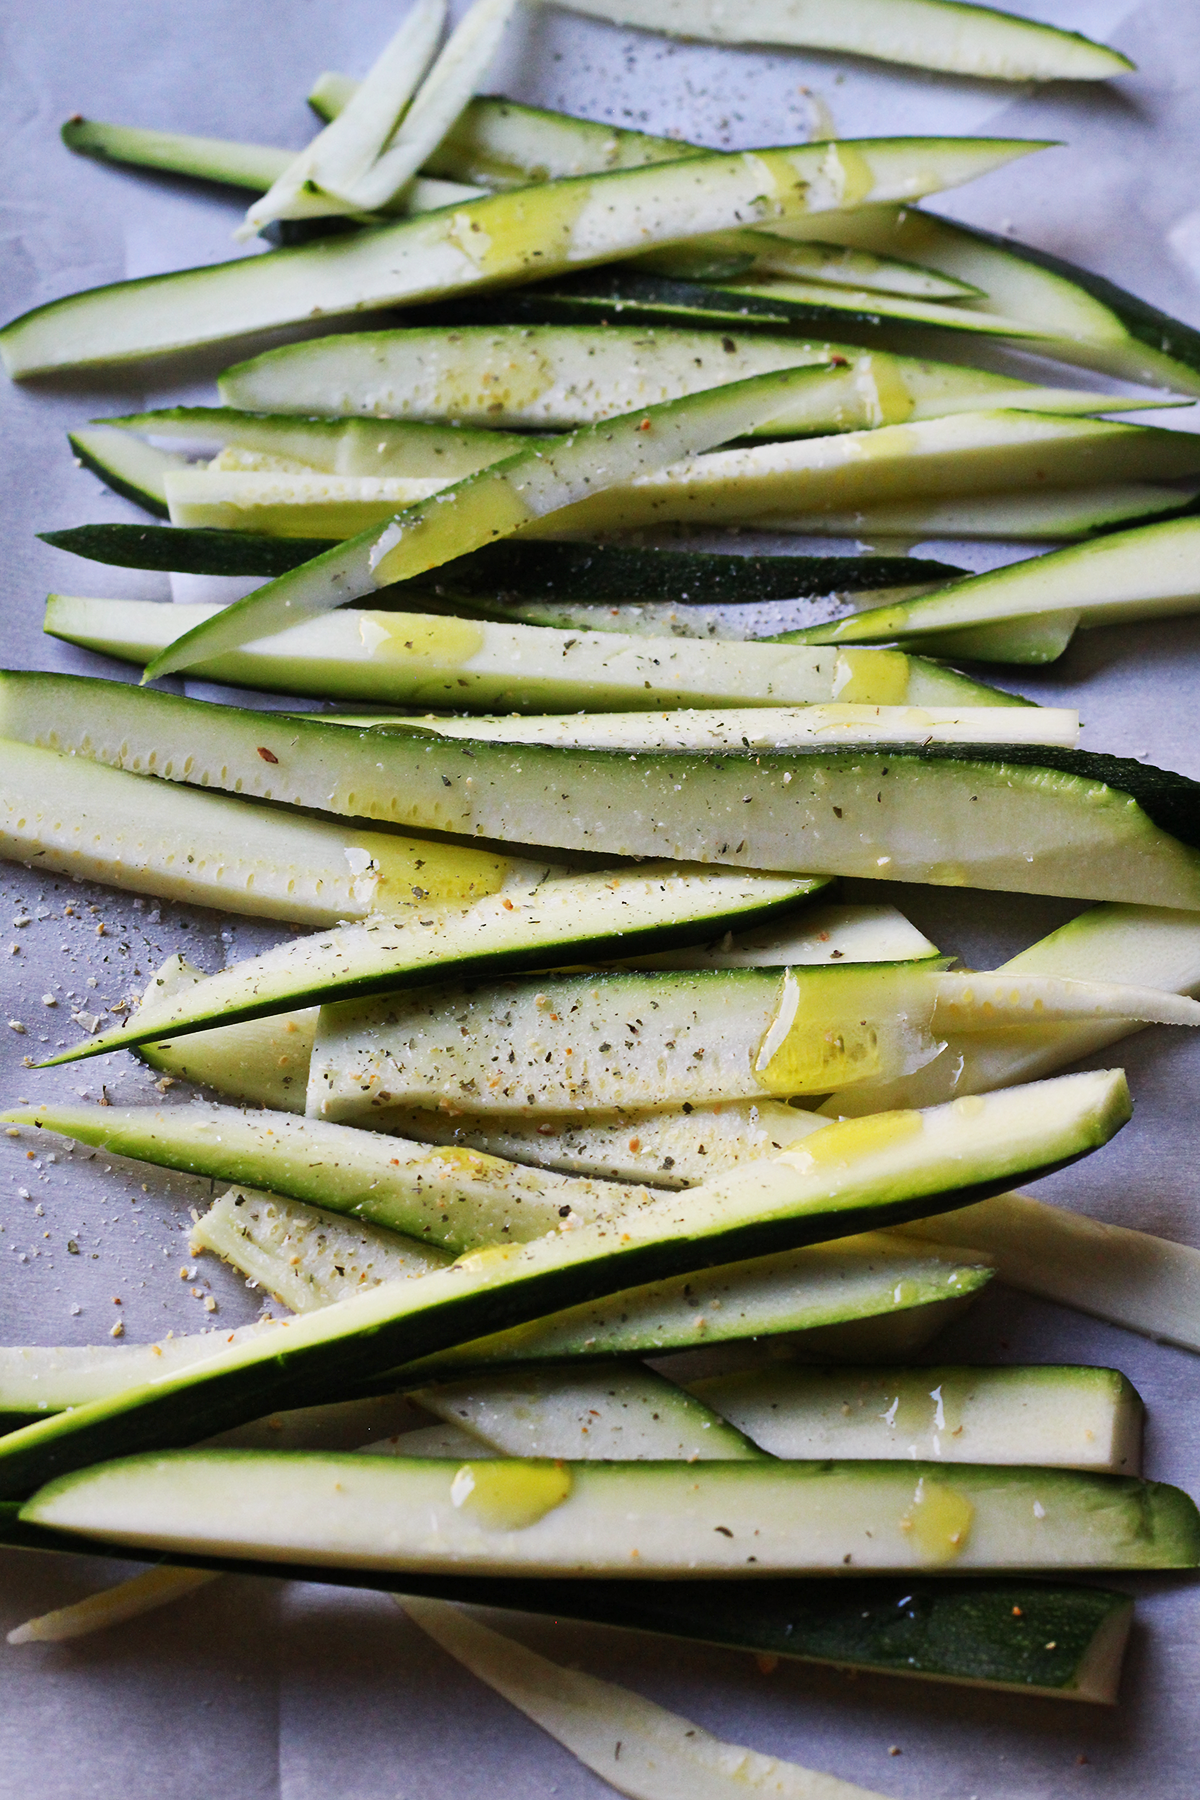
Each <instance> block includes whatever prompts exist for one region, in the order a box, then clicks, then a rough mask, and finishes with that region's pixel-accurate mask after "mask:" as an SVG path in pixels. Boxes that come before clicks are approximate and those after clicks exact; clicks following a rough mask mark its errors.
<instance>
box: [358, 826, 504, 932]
mask: <svg viewBox="0 0 1200 1800" xmlns="http://www.w3.org/2000/svg"><path fill="white" fill-rule="evenodd" d="M346 861H347V862H348V863H349V864H350V868H351V871H352V873H353V875H354V876H355V879H356V883H357V881H359V880H364V879H365V881H366V883H367V885H368V892H369V896H370V905H371V911H372V912H376V913H378V912H383V913H397V912H406V911H411V910H412V908H414V907H425V906H428V905H429V904H430V902H431V901H455V900H479V899H482V898H484V897H485V896H486V895H488V894H497V893H499V891H500V889H501V888H502V887H503V886H504V883H505V881H506V880H507V878H508V875H509V871H510V868H511V864H510V863H508V862H507V861H506V860H505V859H504V858H503V857H501V856H489V855H488V854H487V853H486V852H485V851H481V850H470V849H467V848H466V847H465V846H462V845H458V844H438V843H436V842H430V841H429V840H428V839H423V840H413V839H408V838H402V837H392V836H391V835H390V834H388V833H385V832H378V833H376V832H366V833H364V834H363V836H362V838H361V840H360V841H359V843H358V844H356V845H353V846H352V847H351V848H349V849H348V850H347V851H346Z"/></svg>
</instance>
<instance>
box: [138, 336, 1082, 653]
mask: <svg viewBox="0 0 1200 1800" xmlns="http://www.w3.org/2000/svg"><path fill="white" fill-rule="evenodd" d="M808 373H809V371H807V370H805V369H800V370H785V371H783V372H778V371H776V372H773V373H771V374H768V375H757V376H751V377H749V378H748V379H747V380H745V381H740V382H733V383H732V384H731V385H730V386H728V387H725V388H718V389H713V390H710V391H706V392H702V393H699V394H692V395H687V396H685V397H684V398H683V399H680V400H673V401H668V402H665V403H664V404H663V405H661V406H656V407H647V408H645V409H639V410H638V411H636V412H632V413H623V414H621V415H620V416H619V417H617V418H614V419H610V420H607V421H604V422H602V423H600V424H596V425H591V426H584V427H582V428H581V429H580V430H579V431H578V432H576V433H574V434H572V435H571V436H569V437H565V438H560V439H556V440H554V441H553V442H551V441H550V440H547V439H536V440H534V442H533V443H532V445H531V446H530V447H529V448H528V449H527V450H525V451H522V452H518V453H517V454H515V455H513V456H510V457H506V458H503V459H502V460H501V461H500V462H498V463H495V464H493V465H492V466H491V467H489V468H485V469H481V470H479V471H478V472H477V473H476V474H474V475H468V476H465V477H464V478H463V479H462V480H461V481H458V482H455V483H453V484H452V485H451V486H450V487H449V488H444V489H442V490H440V491H437V492H435V493H434V494H433V495H432V497H430V498H429V499H427V500H425V501H424V503H423V504H422V503H420V502H418V503H417V504H415V505H413V506H410V507H407V508H406V509H405V510H404V511H402V512H400V513H397V514H396V515H395V516H394V517H393V518H392V519H391V520H390V522H389V523H388V524H387V525H386V526H385V527H384V528H383V529H382V530H375V529H367V530H365V531H362V532H360V533H359V535H358V536H357V537H356V538H351V539H350V541H349V542H348V543H347V544H345V545H343V546H340V547H338V548H337V549H334V550H330V551H327V552H326V553H325V554H324V555H323V556H319V557H316V558H314V560H313V561H312V562H311V563H308V564H303V565H301V567H300V568H299V569H296V570H293V571H292V572H291V573H290V574H288V575H281V576H278V577H277V578H276V580H275V581H273V582H269V583H268V584H267V585H266V586H265V587H262V588H260V589H258V590H257V591H256V592H254V593H252V594H249V595H247V597H246V598H245V599H244V600H241V601H237V602H235V603H234V605H233V606H231V607H228V608H226V609H225V611H224V612H223V613H222V614H221V616H220V618H218V619H212V620H210V621H208V622H207V623H205V624H202V625H199V626H197V627H195V628H194V629H193V631H192V632H190V633H188V634H187V636H186V637H185V638H183V639H181V640H179V641H178V642H177V643H176V644H174V645H172V646H171V647H170V648H169V649H168V650H166V651H163V652H161V653H160V654H159V655H158V656H157V657H156V658H155V659H154V661H153V662H152V663H151V664H150V665H149V668H148V670H147V675H148V677H149V676H151V675H162V674H166V673H169V672H170V671H172V670H175V669H180V668H186V667H187V666H188V665H189V664H190V663H194V662H197V661H203V660H204V658H205V656H206V655H208V656H211V655H212V654H213V653H214V652H216V651H219V650H228V649H233V648H236V647H237V646H238V645H239V644H244V643H246V642H247V641H249V640H250V639H252V638H255V637H258V636H260V635H262V634H263V633H264V632H270V631H274V630H279V629H280V628H281V627H283V626H285V625H294V624H296V623H298V622H299V621H301V620H303V619H304V618H306V617H309V616H311V615H313V614H319V613H325V612H330V611H332V610H333V609H334V608H335V607H336V606H340V605H342V604H343V603H344V602H345V601H347V600H352V599H354V597H355V596H356V595H358V594H368V593H373V592H374V591H375V590H376V589H377V588H380V587H385V586H387V585H388V584H389V583H390V582H394V581H404V580H408V579H409V578H411V577H412V576H414V575H421V574H424V573H426V572H427V571H428V570H429V569H433V568H437V567H439V566H440V565H441V564H442V563H445V562H448V561H449V560H450V559H451V558H452V557H454V556H459V555H461V554H463V552H464V551H466V550H473V549H477V548H478V547H479V546H480V545H482V544H485V543H487V542H489V541H490V540H492V539H495V538H505V537H510V536H511V535H512V534H513V533H514V532H516V531H517V530H519V529H520V528H521V527H522V526H523V525H524V526H533V525H535V524H537V523H538V522H541V521H544V520H545V519H547V518H553V517H556V516H558V515H559V514H562V513H564V512H565V511H566V510H567V509H569V508H570V506H571V503H572V502H577V501H578V500H579V499H580V497H581V496H582V495H584V494H587V493H589V492H591V491H593V490H595V489H599V488H603V487H608V486H611V485H612V484H613V483H614V482H616V483H628V482H631V481H632V480H633V479H634V477H636V476H637V475H638V474H639V473H641V474H646V473H653V472H654V471H656V470H662V469H664V468H666V467H667V466H668V465H669V464H671V463H673V462H676V461H677V460H678V459H679V458H680V457H689V458H690V457H691V456H692V455H693V454H694V453H695V452H697V451H700V450H704V449H707V448H709V447H710V446H711V445H713V444H717V443H722V442H725V441H727V440H728V439H729V438H731V437H736V436H738V435H739V434H740V433H741V432H742V431H744V430H747V429H749V428H750V427H752V426H753V425H754V424H755V423H756V422H761V421H762V420H763V419H765V418H770V417H771V416H772V413H773V412H774V411H776V410H778V407H779V405H780V404H782V403H783V402H785V401H786V399H787V397H788V395H789V394H790V393H791V391H792V390H793V388H794V387H795V386H796V385H797V383H799V382H802V381H804V380H806V379H807V377H808ZM1089 423H1090V421H1089ZM392 510H394V508H392V507H388V508H386V509H385V511H392ZM312 511H313V509H312V508H305V509H304V516H305V517H309V516H311V514H312ZM551 535H553V532H551Z"/></svg>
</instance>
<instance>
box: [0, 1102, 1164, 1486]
mask: <svg viewBox="0 0 1200 1800" xmlns="http://www.w3.org/2000/svg"><path fill="white" fill-rule="evenodd" d="M971 1112H972V1116H971V1117H970V1118H969V1119H968V1118H966V1117H965V1116H964V1115H963V1112H962V1109H961V1106H960V1105H959V1104H958V1103H954V1104H952V1105H950V1106H948V1107H940V1108H934V1109H932V1110H931V1111H929V1112H927V1113H906V1114H894V1115H891V1116H890V1117H889V1118H888V1119H886V1120H879V1119H872V1120H865V1121H864V1120H851V1121H848V1122H847V1123H845V1124H835V1125H829V1126H826V1127H825V1129H824V1130H823V1131H819V1132H814V1133H812V1135H811V1136H810V1137H809V1138H808V1139H807V1140H806V1141H805V1143H804V1144H802V1145H800V1146H798V1148H797V1149H796V1150H795V1151H793V1152H790V1153H789V1152H785V1153H784V1156H783V1157H782V1158H780V1159H775V1160H772V1161H770V1162H767V1161H764V1162H762V1163H759V1164H756V1165H754V1167H753V1168H752V1169H751V1170H748V1171H746V1172H745V1173H742V1174H735V1175H732V1176H727V1177H725V1178H724V1179H722V1180H721V1181H718V1182H713V1183H710V1184H708V1185H707V1186H704V1187H701V1188H695V1189H692V1190H690V1191H689V1192H688V1193H686V1194H682V1195H681V1194H664V1195H661V1196H658V1197H657V1198H655V1199H652V1200H648V1201H647V1202H645V1203H644V1204H643V1205H642V1206H641V1207H640V1209H637V1210H634V1211H630V1212H628V1213H626V1214H624V1215H623V1216H622V1218H621V1220H620V1222H619V1224H618V1225H604V1224H596V1225H581V1226H579V1227H578V1229H576V1230H573V1231H566V1232H559V1233H556V1234H555V1235H554V1236H552V1237H545V1238H541V1239H539V1240H537V1242H535V1243H532V1244H508V1245H502V1246H494V1247H491V1248H488V1249H485V1250H479V1251H475V1252H473V1253H472V1254H471V1255H470V1256H469V1257H467V1258H465V1259H463V1260H462V1261H460V1262H458V1263H456V1264H455V1265H454V1266H453V1267H452V1268H450V1269H447V1270H443V1271H439V1272H435V1273H434V1274H431V1275H426V1276H423V1277H422V1278H421V1279H420V1280H419V1281H410V1282H395V1283H385V1284H384V1285H383V1286H381V1287H379V1288H376V1289H374V1290H371V1291H369V1292H366V1293H362V1294H360V1295H359V1296H356V1297H355V1298H354V1299H353V1300H349V1301H343V1302H341V1303H340V1304H338V1305H336V1306H332V1307H326V1308H323V1309H322V1310H321V1311H320V1312H317V1313H313V1314H310V1315H308V1316H307V1317H301V1318H297V1319H293V1320H289V1321H288V1322H287V1323H286V1324H285V1325H281V1326H277V1327H275V1328H274V1329H273V1330H272V1332H271V1333H270V1334H269V1337H267V1338H264V1339H263V1340H261V1341H257V1340H256V1341H254V1342H251V1343H247V1344H235V1345H231V1346H229V1347H227V1349H226V1350H225V1351H224V1352H223V1353H222V1354H221V1355H220V1356H218V1357H216V1358H214V1359H212V1360H209V1361H207V1362H205V1363H204V1364H201V1365H197V1366H196V1367H195V1368H194V1369H192V1370H188V1369H186V1368H185V1369H183V1370H182V1371H180V1372H178V1373H176V1374H174V1375H172V1376H170V1377H165V1378H163V1379H160V1380H158V1381H154V1382H151V1383H149V1384H148V1385H147V1386H145V1387H142V1388H140V1389H137V1390H135V1391H134V1392H132V1393H128V1394H125V1395H121V1396H119V1397H117V1398H115V1399H113V1400H106V1401H99V1402H96V1403H94V1404H93V1405H90V1406H83V1407H78V1408H76V1409H75V1410H74V1411H73V1412H70V1413H66V1414H60V1415H58V1416H56V1417H54V1418H50V1419H44V1420H39V1422H38V1423H37V1424H34V1425H28V1426H25V1427H23V1428H22V1429H21V1430H19V1431H15V1432H10V1433H9V1434H8V1435H7V1436H5V1437H3V1438H0V1497H3V1498H13V1497H17V1496H22V1495H25V1494H28V1493H29V1492H31V1491H32V1490H33V1489H34V1488H36V1487H38V1486H40V1485H41V1484H42V1483H43V1482H44V1481H45V1480H47V1479H49V1478H50V1477H52V1476H56V1475H64V1474H67V1473H69V1472H70V1471H71V1470H73V1469H80V1468H82V1467H84V1466H85V1465H86V1464H88V1463H91V1462H94V1461H95V1459H96V1458H97V1457H98V1456H106V1455H107V1456H112V1455H118V1456H120V1455H124V1454H127V1453H128V1454H134V1453H136V1452H137V1451H139V1450H149V1449H160V1448H164V1447H167V1446H169V1445H172V1444H179V1443H188V1442H195V1441H196V1440H197V1439H199V1438H202V1437H204V1436H206V1435H210V1434H211V1433H212V1432H215V1431H219V1430H226V1429H228V1428H229V1427H231V1426H233V1425H236V1424H239V1423H243V1422H244V1421H245V1420H246V1419H248V1418H252V1417H260V1416H261V1415H262V1414H263V1413H264V1412H267V1411H269V1410H270V1409H271V1408H272V1407H274V1406H283V1405H299V1404H308V1403H316V1402H320V1401H324V1400H328V1399H333V1398H339V1397H344V1396H345V1393H346V1390H347V1388H348V1387H349V1386H351V1385H352V1384H354V1383H355V1382H358V1381H362V1380H364V1379H367V1378H369V1377H371V1376H372V1375H375V1374H379V1373H380V1372H382V1371H383V1370H384V1369H386V1368H387V1367H389V1366H391V1367H394V1366H395V1365H396V1364H398V1363H401V1362H411V1361H412V1360H413V1359H415V1358H418V1357H421V1356H425V1357H429V1356H432V1355H433V1354H434V1353H435V1352H438V1351H444V1350H445V1349H447V1348H448V1347H449V1346H451V1345H454V1344H462V1343H463V1342H464V1341H469V1340H470V1339H472V1338H477V1337H480V1336H482V1335H484V1334H485V1333H486V1332H487V1331H488V1330H489V1329H490V1330H495V1329H496V1328H497V1327H500V1326H503V1327H511V1326H513V1325H515V1324H519V1323H521V1322H523V1321H524V1320H527V1319H529V1318H533V1317H538V1316H540V1315H543V1314H545V1313H546V1312H547V1311H548V1310H550V1309H552V1308H554V1307H563V1306H566V1305H569V1304H572V1303H575V1304H578V1303H580V1302H583V1301H586V1300H588V1299H591V1298H596V1297H598V1296H600V1295H602V1294H605V1293H608V1294H611V1293H614V1292H617V1291H618V1290H620V1289H621V1288H622V1287H628V1286H631V1285H633V1284H636V1283H640V1282H641V1283H644V1282H647V1281H653V1280H656V1279H659V1280H660V1279H662V1277H663V1276H664V1275H667V1274H676V1275H677V1274H679V1273H680V1272H681V1271H683V1272H686V1270H687V1269H689V1268H696V1267H698V1266H702V1265H704V1264H711V1263H713V1262H719V1261H729V1260H732V1259H735V1258H738V1257H747V1256H755V1255H765V1254H768V1253H770V1252H771V1251H775V1250H783V1249H794V1248H801V1247H803V1246H804V1245H806V1244H813V1243H819V1242H822V1241H828V1240H829V1239H830V1238H831V1237H836V1236H845V1235H849V1234H851V1233H853V1232H855V1231H861V1230H864V1229H868V1228H877V1227H879V1226H883V1225H893V1224H899V1223H901V1222H902V1221H903V1220H905V1219H906V1218H913V1217H928V1216H929V1215H930V1214H931V1213H934V1212H936V1211H938V1210H939V1209H940V1208H945V1209H948V1208H949V1207H950V1206H951V1205H952V1204H953V1203H954V1202H955V1200H958V1201H959V1203H960V1204H961V1203H962V1201H963V1200H964V1199H967V1198H970V1199H975V1198H982V1197H984V1195H985V1194H986V1193H987V1192H989V1191H995V1190H996V1189H999V1188H1002V1187H1003V1186H1005V1185H1007V1183H1008V1182H1010V1181H1011V1180H1012V1178H1013V1177H1014V1176H1020V1175H1026V1176H1028V1175H1030V1174H1032V1173H1033V1172H1034V1170H1037V1171H1038V1172H1039V1173H1042V1172H1045V1171H1046V1170H1047V1169H1048V1168H1051V1167H1055V1166H1061V1165H1062V1164H1063V1163H1065V1162H1068V1161H1071V1160H1074V1159H1075V1158H1077V1157H1079V1156H1081V1155H1084V1154H1086V1153H1087V1152H1088V1151H1089V1150H1092V1149H1094V1148H1096V1147H1098V1145H1099V1144H1101V1143H1103V1142H1107V1140H1108V1139H1109V1138H1110V1137H1111V1136H1112V1135H1113V1134H1114V1132H1116V1131H1118V1130H1119V1129H1120V1128H1121V1126H1122V1125H1123V1124H1124V1123H1125V1122H1126V1120H1127V1119H1128V1117H1129V1113H1130V1104H1129V1096H1128V1088H1127V1086H1126V1083H1125V1079H1124V1075H1123V1074H1122V1073H1121V1072H1120V1071H1119V1070H1117V1071H1114V1070H1110V1071H1104V1072H1095V1073H1088V1074H1085V1075H1073V1076H1060V1077H1059V1078H1058V1079H1057V1080H1054V1081H1049V1082H1044V1083H1041V1084H1040V1085H1039V1086H1034V1087H1025V1088H1014V1089H1009V1090H1007V1091H1006V1092H1005V1093H1003V1094H989V1095H987V1096H983V1097H978V1098H976V1099H975V1100H973V1102H972V1108H971ZM964 1179H965V1181H966V1182H968V1183H969V1184H970V1185H969V1186H968V1187H964ZM227 1454H228V1453H227ZM124 1466H125V1467H126V1468H128V1467H129V1465H128V1464H125V1465H124ZM639 1466H641V1467H646V1466H648V1465H639ZM714 1466H716V1465H714ZM739 1466H741V1465H739ZM744 1466H745V1467H746V1468H753V1467H756V1466H757V1465H752V1464H747V1465H744ZM1055 1478H1056V1479H1063V1477H1061V1475H1060V1476H1057V1477H1055ZM1071 1479H1073V1480H1077V1481H1078V1480H1085V1479H1089V1478H1085V1477H1080V1476H1074V1477H1071ZM1090 1479H1092V1480H1095V1479H1098V1478H1096V1477H1091V1478H1090ZM1188 1505H1189V1507H1190V1502H1189V1503H1188Z"/></svg>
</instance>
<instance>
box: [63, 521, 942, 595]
mask: <svg viewBox="0 0 1200 1800" xmlns="http://www.w3.org/2000/svg"><path fill="white" fill-rule="evenodd" d="M38 535H39V537H40V538H41V539H42V541H43V543H47V544H52V545H53V546H54V548H55V549H56V550H66V551H69V552H70V553H71V555H73V556H86V557H89V558H91V560H92V561H94V562H102V563H111V564H115V565H116V566H117V567H120V568H127V569H163V570H178V571H180V572H182V573H189V574H198V575H283V574H285V573H286V572H287V570H288V569H294V568H296V567H298V566H299V564H300V563H303V562H308V561H310V560H311V558H312V557H314V556H319V555H320V554H321V552H322V551H323V550H328V549H330V548H331V547H332V544H331V540H329V539H322V538H315V539H309V538H291V539H288V538H277V537H267V536H262V535H259V534H257V533H254V532H249V531H184V530H181V529H179V528H174V529H173V528H172V527H170V526H166V525H109V524H105V525H76V526H72V527H70V528H68V529H67V530H66V531H43V532H39V534H38ZM963 573H965V571H964V570H962V569H958V568H955V567H954V566H953V565H952V564H949V563H943V562H935V561H934V560H933V559H932V558H926V557H923V556H741V555H737V554H734V553H732V552H721V551H710V550H658V549H653V548H648V547H643V546H641V545H627V544H557V543H535V542H533V541H532V540H531V539H528V538H504V539H501V541H500V542H499V543H497V544H487V545H484V547H483V548H482V549H480V550H475V551H472V552H471V554H470V555H468V556H462V557H456V558H454V560H453V561H451V562H448V563H443V564H442V566H441V568H440V569H439V570H438V573H437V588H438V590H440V591H441V592H442V593H444V594H447V595H451V596H453V597H454V598H455V599H457V598H459V597H463V598H466V597H470V598H471V599H479V598H481V597H484V596H487V597H489V598H492V599H494V598H495V596H496V593H497V591H501V592H505V593H512V594H515V595H518V596H527V597H529V598H530V599H546V600H555V599H557V600H566V599H574V600H578V601H602V600H609V601H613V600H615V601H627V600H673V601H674V602H675V603H676V604H685V603H688V602H690V601H692V600H695V601H697V602H699V603H702V604H707V605H714V606H715V605H729V606H734V605H738V604H746V603H751V602H766V601H771V600H791V599H797V598H798V599H806V598H810V597H814V596H817V595H823V594H829V593H850V592H857V591H859V590H862V589H867V590H869V589H872V588H896V587H904V586H915V585H918V584H920V585H923V586H925V587H929V586H932V585H937V586H940V585H941V584H943V583H944V582H946V581H949V580H952V579H953V578H954V577H955V576H957V575H962V574H963Z"/></svg>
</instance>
